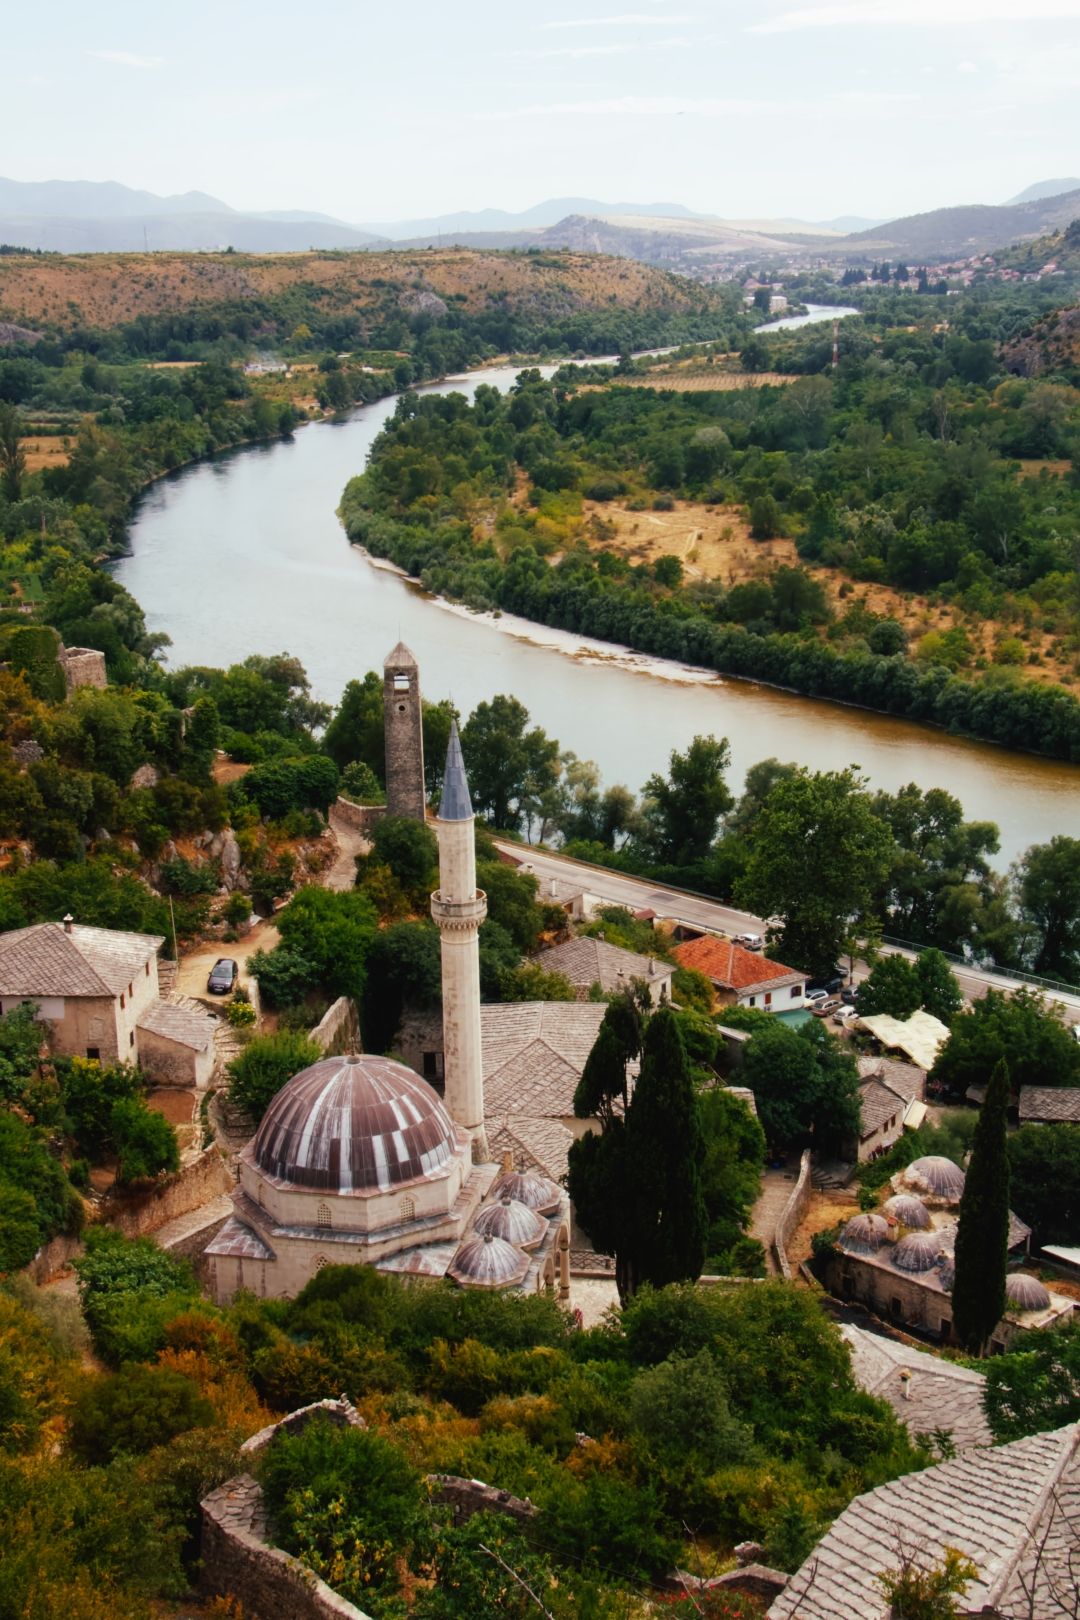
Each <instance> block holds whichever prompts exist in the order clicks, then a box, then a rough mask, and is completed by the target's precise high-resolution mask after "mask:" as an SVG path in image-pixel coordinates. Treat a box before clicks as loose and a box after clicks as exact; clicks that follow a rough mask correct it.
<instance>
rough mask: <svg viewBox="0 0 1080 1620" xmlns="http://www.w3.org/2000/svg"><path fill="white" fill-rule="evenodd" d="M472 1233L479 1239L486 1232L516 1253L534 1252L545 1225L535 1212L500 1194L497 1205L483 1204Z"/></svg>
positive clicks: (506, 1195) (505, 1194)
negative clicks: (520, 1250)
mask: <svg viewBox="0 0 1080 1620" xmlns="http://www.w3.org/2000/svg"><path fill="white" fill-rule="evenodd" d="M473 1231H474V1232H477V1233H479V1235H480V1236H481V1237H483V1236H484V1234H485V1233H486V1232H490V1233H491V1235H492V1237H498V1238H503V1239H504V1240H505V1241H506V1242H507V1243H512V1244H513V1245H514V1247H515V1248H517V1249H535V1248H536V1246H537V1244H538V1243H540V1242H541V1241H542V1240H543V1236H544V1233H545V1232H546V1231H547V1222H546V1221H545V1220H544V1217H543V1216H542V1215H538V1214H537V1213H536V1211H535V1209H530V1208H529V1206H528V1205H527V1204H522V1203H519V1202H518V1200H517V1199H516V1198H511V1197H510V1194H509V1193H504V1194H503V1196H502V1198H500V1199H499V1201H498V1203H497V1204H485V1205H484V1207H483V1209H482V1210H480V1212H479V1214H478V1215H477V1217H476V1219H475V1220H474V1221H473Z"/></svg>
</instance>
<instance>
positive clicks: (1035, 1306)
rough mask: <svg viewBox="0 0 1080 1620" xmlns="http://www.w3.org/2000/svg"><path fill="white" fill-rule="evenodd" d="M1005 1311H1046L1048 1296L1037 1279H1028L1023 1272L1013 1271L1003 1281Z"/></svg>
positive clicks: (1047, 1308) (1048, 1301)
mask: <svg viewBox="0 0 1080 1620" xmlns="http://www.w3.org/2000/svg"><path fill="white" fill-rule="evenodd" d="M1005 1309H1006V1310H1009V1311H1047V1310H1049V1309H1050V1294H1049V1291H1048V1290H1047V1289H1046V1288H1044V1287H1043V1285H1042V1283H1041V1282H1040V1281H1039V1279H1038V1277H1029V1276H1028V1275H1027V1273H1026V1272H1024V1271H1015V1272H1013V1274H1012V1276H1010V1277H1006V1279H1005Z"/></svg>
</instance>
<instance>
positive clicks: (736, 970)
mask: <svg viewBox="0 0 1080 1620" xmlns="http://www.w3.org/2000/svg"><path fill="white" fill-rule="evenodd" d="M674 956H675V960H676V961H677V962H678V964H679V966H680V967H685V968H694V969H695V970H696V971H697V972H698V973H704V975H705V977H706V978H707V979H711V980H712V981H713V983H714V984H718V985H720V986H721V988H722V989H724V990H735V991H737V992H738V994H739V995H745V994H746V992H747V991H750V990H757V989H759V988H760V989H762V990H767V989H768V988H769V987H770V986H773V987H775V986H777V985H780V986H783V985H787V984H798V983H799V981H800V979H803V978H804V977H805V975H804V974H802V973H799V972H797V971H796V970H795V968H789V967H785V966H784V964H783V962H773V961H771V960H770V958H769V957H767V956H762V954H761V952H760V951H748V950H747V949H746V948H745V946H743V945H736V943H735V941H734V940H733V939H720V938H719V937H718V936H717V935H716V934H703V935H702V936H701V938H700V939H688V940H686V941H684V943H683V944H682V945H677V946H676V947H675V951H674Z"/></svg>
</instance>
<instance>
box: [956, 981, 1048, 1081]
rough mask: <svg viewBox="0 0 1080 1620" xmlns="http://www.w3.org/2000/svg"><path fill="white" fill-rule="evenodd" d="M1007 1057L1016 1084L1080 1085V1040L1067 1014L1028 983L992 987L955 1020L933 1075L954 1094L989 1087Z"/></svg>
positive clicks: (1006, 1062) (1011, 1076)
mask: <svg viewBox="0 0 1080 1620" xmlns="http://www.w3.org/2000/svg"><path fill="white" fill-rule="evenodd" d="M1001 1061H1003V1062H1004V1063H1005V1064H1006V1066H1007V1067H1008V1071H1009V1076H1010V1079H1011V1080H1012V1083H1013V1085H1014V1087H1016V1089H1017V1090H1020V1089H1021V1088H1022V1087H1023V1086H1069V1085H1080V1042H1077V1041H1076V1040H1074V1038H1073V1036H1072V1033H1071V1031H1070V1030H1069V1028H1068V1026H1067V1025H1066V1023H1065V1020H1064V1014H1063V1013H1062V1011H1061V1009H1060V1008H1059V1007H1058V1006H1056V1005H1055V1004H1054V1003H1048V1002H1047V1001H1045V1000H1044V999H1043V997H1042V996H1040V995H1039V994H1038V993H1037V992H1036V991H1034V990H1029V989H1027V988H1026V987H1024V988H1022V989H1020V990H1015V991H1013V993H1012V994H1011V995H1009V994H1006V992H1005V991H1003V990H988V991H987V993H986V995H985V996H982V997H981V998H980V999H979V1000H978V1001H976V1002H973V1003H972V1005H971V1006H970V1007H969V1008H968V1009H967V1010H966V1011H964V1012H961V1013H958V1014H957V1015H956V1017H955V1018H954V1019H953V1024H952V1034H951V1035H950V1037H949V1039H948V1041H946V1043H945V1045H944V1046H943V1047H942V1049H941V1051H940V1052H939V1053H938V1058H937V1062H936V1063H935V1064H934V1067H933V1068H932V1069H931V1071H930V1078H931V1080H933V1081H934V1082H935V1083H936V1084H937V1085H938V1086H940V1087H941V1088H942V1089H943V1090H944V1091H946V1092H948V1093H949V1094H950V1095H951V1096H953V1097H962V1096H963V1095H964V1093H965V1092H966V1091H967V1088H968V1087H969V1086H972V1085H975V1086H984V1085H985V1084H986V1082H987V1079H988V1077H989V1075H990V1072H991V1070H992V1069H993V1068H994V1065H995V1064H996V1063H998V1062H1001Z"/></svg>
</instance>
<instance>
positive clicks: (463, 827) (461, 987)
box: [431, 721, 487, 1161]
mask: <svg viewBox="0 0 1080 1620" xmlns="http://www.w3.org/2000/svg"><path fill="white" fill-rule="evenodd" d="M474 819H475V818H474V816H473V807H472V800H471V798H470V797H469V784H468V781H467V779H466V776H465V761H464V760H463V759H462V757H461V742H460V740H459V738H458V731H457V722H456V721H455V722H453V723H452V724H451V727H450V746H449V747H448V748H447V750H446V775H445V776H444V777H443V790H442V802H441V803H440V805H439V816H438V820H437V822H436V824H435V830H436V832H437V833H438V837H439V887H438V888H437V889H436V891H435V893H434V894H433V895H432V897H431V915H432V917H433V918H434V919H435V923H436V926H437V927H438V930H439V933H440V935H441V937H442V1002H443V1071H444V1075H445V1081H446V1093H445V1098H444V1101H445V1103H446V1108H447V1112H448V1113H449V1114H450V1117H451V1119H453V1120H454V1121H455V1122H456V1123H457V1124H458V1125H463V1126H464V1127H465V1129H466V1130H467V1131H469V1132H471V1134H472V1138H473V1156H474V1158H476V1159H478V1160H480V1161H483V1160H485V1159H486V1158H487V1136H486V1133H485V1130H484V1070H483V1059H482V1053H481V1048H480V941H479V937H478V936H479V932H480V924H481V923H482V922H483V920H484V918H485V917H486V916H487V896H486V895H485V893H484V891H483V890H482V889H478V888H477V887H476V845H475V839H474V831H473V826H474Z"/></svg>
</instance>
